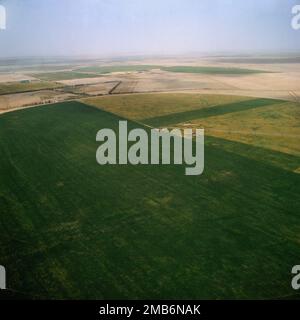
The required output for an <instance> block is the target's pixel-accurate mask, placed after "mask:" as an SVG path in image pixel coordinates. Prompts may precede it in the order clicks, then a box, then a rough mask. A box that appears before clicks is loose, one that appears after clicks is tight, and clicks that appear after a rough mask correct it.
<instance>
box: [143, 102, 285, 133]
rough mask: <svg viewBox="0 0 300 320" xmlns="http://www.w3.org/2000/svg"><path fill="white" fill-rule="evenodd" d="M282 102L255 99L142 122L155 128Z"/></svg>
mask: <svg viewBox="0 0 300 320" xmlns="http://www.w3.org/2000/svg"><path fill="white" fill-rule="evenodd" d="M283 102H284V101H282V100H274V99H254V100H248V101H240V102H236V103H230V104H224V105H217V106H213V107H208V108H203V109H198V110H191V111H186V112H178V113H173V114H168V115H164V116H159V117H154V118H148V119H145V120H142V122H143V123H145V124H147V125H151V126H154V127H162V126H167V125H170V124H176V123H181V122H185V121H191V120H195V119H200V118H208V117H213V116H219V115H224V114H226V113H233V112H239V111H246V110H250V109H255V108H260V107H265V106H268V105H273V104H276V103H283Z"/></svg>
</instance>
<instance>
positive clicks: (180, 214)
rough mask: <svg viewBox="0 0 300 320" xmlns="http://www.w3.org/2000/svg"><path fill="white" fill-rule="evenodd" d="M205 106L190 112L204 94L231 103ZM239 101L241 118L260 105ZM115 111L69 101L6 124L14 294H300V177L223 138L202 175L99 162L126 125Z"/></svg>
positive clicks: (5, 222) (4, 200) (1, 147)
mask: <svg viewBox="0 0 300 320" xmlns="http://www.w3.org/2000/svg"><path fill="white" fill-rule="evenodd" d="M132 97H133V96H132ZM132 97H130V98H132ZM111 98H112V99H114V98H115V97H111ZM132 99H134V98H132ZM140 99H141V98H140ZM147 99H150V95H149V96H147ZM152 99H154V100H155V99H157V98H155V97H154V98H152ZM170 99H172V98H170ZM183 99H184V97H183V96H182V97H181V100H180V99H179V100H178V101H182V100H183ZM194 99H195V101H194V105H193V104H190V108H189V111H191V110H193V109H194V110H195V109H197V108H196V99H199V100H198V101H199V104H200V106H201V107H204V108H207V107H208V106H209V105H210V104H211V103H212V105H216V104H220V105H221V97H220V96H218V97H211V98H208V97H203V100H201V99H200V97H199V96H197V98H195V97H194ZM209 99H211V100H210V101H208V100H209ZM226 99H228V100H226ZM229 99H232V101H234V102H233V103H234V105H235V107H234V112H236V110H235V108H237V107H236V104H238V106H239V107H241V108H243V107H244V105H243V103H242V102H241V101H248V100H249V98H244V99H241V100H240V101H237V100H236V98H232V97H228V98H224V101H223V103H222V105H225V104H230V101H229ZM140 101H142V99H141V100H140ZM146 101H148V102H149V100H146ZM200 101H202V103H201V102H200ZM203 101H206V103H204V102H203ZM106 102H108V100H105V99H103V100H102V101H101V103H102V104H103V105H104V106H105V104H106ZM269 102H270V101H269ZM101 103H100V102H99V105H100V104H101ZM123 103H124V105H127V109H128V110H130V109H131V107H133V106H134V105H133V106H132V105H131V103H130V101H127V102H126V100H123ZM126 103H127V104H126ZM145 103H146V106H145V108H144V109H145V110H147V102H145ZM156 103H157V106H158V105H159V104H158V101H156ZM274 103H275V104H276V103H277V102H276V101H274ZM267 105H268V103H267V101H265V100H264V102H263V103H262V102H260V103H256V107H257V110H259V109H260V108H264V107H265V106H267ZM148 106H149V109H150V110H151V108H153V106H151V104H149V105H148ZM167 108H169V111H170V110H171V104H170V105H169V106H168V107H167ZM161 109H162V110H163V111H162V112H161V113H158V115H160V116H162V115H166V113H167V110H166V109H164V108H163V105H162V106H161ZM175 109H176V110H173V113H179V112H183V110H182V108H181V107H180V103H178V107H177V108H175ZM221 109H222V107H221ZM135 110H137V109H135ZM253 110H254V109H253ZM109 111H110V112H112V111H113V110H109ZM171 111H172V110H171ZM231 111H232V109H231ZM110 112H106V111H102V110H99V109H97V108H93V107H90V106H87V105H85V104H83V103H79V102H65V103H61V104H56V105H49V106H44V107H39V108H32V109H28V110H22V111H17V112H13V113H8V114H5V115H2V116H1V117H0V136H1V139H0V152H1V157H0V175H1V181H0V211H1V213H0V222H1V223H0V232H1V240H0V244H1V245H0V256H1V263H2V264H4V265H5V266H6V267H7V270H9V274H10V279H9V286H10V288H11V289H13V290H15V291H18V292H20V293H23V294H26V295H27V296H31V297H37V298H44V297H46V298H47V297H48V298H90V299H95V298H96V299H102V298H168V299H172V298H185V299H194V298H198V299H200V298H202V299H205V298H212V299H220V298H226V299H228V298H234V299H235V298H244V299H248V298H255V299H259V298H279V297H288V296H291V295H295V292H294V291H293V290H292V288H291V286H290V281H288V280H289V274H290V268H291V266H293V265H295V264H297V262H298V254H297V253H298V252H299V231H300V230H299V225H300V216H299V212H300V202H299V187H300V178H299V177H300V176H299V174H296V173H294V172H291V171H289V170H286V169H285V168H281V167H280V166H276V165H273V163H272V162H269V161H265V158H264V155H265V156H266V157H268V154H269V150H267V149H261V148H257V147H255V146H253V145H247V146H246V145H245V144H241V143H239V142H232V141H226V140H223V139H220V138H214V137H207V138H206V148H205V166H206V167H205V172H204V174H203V175H202V176H194V177H188V176H185V175H184V167H183V166H175V165H171V166H99V165H98V164H97V163H96V160H95V153H96V149H97V147H98V144H97V143H96V141H95V137H96V133H97V131H98V130H99V129H102V128H112V129H114V130H116V131H117V128H118V121H119V120H120V118H119V117H118V116H117V115H114V114H112V113H110ZM134 112H136V111H134ZM138 112H139V111H138ZM222 114H223V112H222ZM122 116H124V114H123V115H122ZM141 116H142V115H141V113H140V114H138V115H137V118H138V119H142V117H141ZM150 117H153V114H152V111H150V112H146V114H145V116H144V119H146V118H150ZM129 127H130V128H136V127H142V124H138V123H135V122H132V121H130V122H129ZM245 148H246V151H245ZM270 152H271V153H272V154H274V157H277V158H278V159H279V158H281V157H282V159H283V160H284V161H286V159H287V158H286V157H287V155H286V154H281V153H280V152H275V151H270ZM247 154H251V155H255V154H257V155H258V156H257V157H256V158H255V157H253V156H252V157H250V156H248V155H247ZM293 159H294V160H293V161H294V164H295V163H296V162H297V161H298V163H299V158H297V157H294V158H293Z"/></svg>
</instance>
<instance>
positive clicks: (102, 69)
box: [76, 65, 160, 74]
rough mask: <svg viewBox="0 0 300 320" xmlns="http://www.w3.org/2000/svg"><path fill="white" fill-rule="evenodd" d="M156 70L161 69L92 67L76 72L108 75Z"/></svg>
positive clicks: (151, 67) (142, 66)
mask: <svg viewBox="0 0 300 320" xmlns="http://www.w3.org/2000/svg"><path fill="white" fill-rule="evenodd" d="M156 68H160V67H159V66H154V65H125V66H124V65H121V66H90V67H83V68H79V69H77V70H76V71H80V72H95V73H100V74H107V73H112V72H134V71H148V70H151V69H156Z"/></svg>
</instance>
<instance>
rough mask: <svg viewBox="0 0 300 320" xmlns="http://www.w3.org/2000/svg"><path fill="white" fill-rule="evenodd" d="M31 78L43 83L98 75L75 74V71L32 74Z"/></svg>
mask: <svg viewBox="0 0 300 320" xmlns="http://www.w3.org/2000/svg"><path fill="white" fill-rule="evenodd" d="M31 76H32V77H35V78H37V79H40V80H44V81H62V80H73V79H82V78H95V77H99V75H95V74H91V73H83V72H75V71H60V72H45V73H36V74H32V75H31Z"/></svg>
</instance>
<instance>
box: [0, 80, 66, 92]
mask: <svg viewBox="0 0 300 320" xmlns="http://www.w3.org/2000/svg"><path fill="white" fill-rule="evenodd" d="M59 87H61V85H59V84H57V83H53V82H46V81H41V82H39V81H35V82H28V83H21V82H11V83H1V84H0V95H3V94H10V93H20V92H30V91H39V90H45V89H55V88H59Z"/></svg>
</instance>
